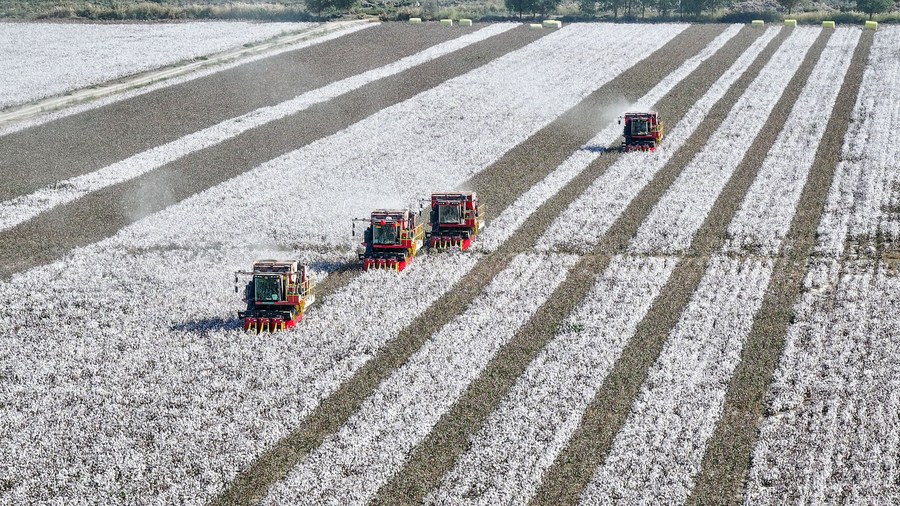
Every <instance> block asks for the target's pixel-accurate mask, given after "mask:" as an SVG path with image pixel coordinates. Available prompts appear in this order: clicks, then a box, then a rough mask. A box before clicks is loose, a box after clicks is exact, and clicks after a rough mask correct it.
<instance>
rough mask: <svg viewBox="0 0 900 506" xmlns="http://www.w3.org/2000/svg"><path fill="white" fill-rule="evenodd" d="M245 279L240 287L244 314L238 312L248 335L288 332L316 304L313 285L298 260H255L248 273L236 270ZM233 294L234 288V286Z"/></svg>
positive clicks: (237, 276)
mask: <svg viewBox="0 0 900 506" xmlns="http://www.w3.org/2000/svg"><path fill="white" fill-rule="evenodd" d="M240 276H249V277H250V280H249V281H248V282H247V284H246V286H244V302H246V303H247V310H246V311H239V312H238V318H241V319H243V320H244V330H246V331H248V332H275V331H277V330H285V329H289V328H291V327H293V326H295V325H296V324H297V322H299V321H300V320H302V319H303V315H304V314H305V313H306V308H307V307H309V306H310V305H312V304H313V303H314V302H315V301H316V296H315V283H314V282H313V281H312V279H310V277H309V271H308V269H307V267H306V266H305V265H302V264H300V261H299V260H283V261H279V260H259V261H257V262H256V263H254V264H253V270H252V271H238V272H237V273H236V274H235V278H234V281H235V283H238V282H239V280H240ZM234 289H235V291H237V290H238V287H237V286H235V287H234Z"/></svg>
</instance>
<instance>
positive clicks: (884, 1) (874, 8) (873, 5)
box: [856, 0, 894, 19]
mask: <svg viewBox="0 0 900 506" xmlns="http://www.w3.org/2000/svg"><path fill="white" fill-rule="evenodd" d="M892 7H894V0H856V8H857V9H859V10H861V11H863V12H865V13H866V14H868V15H869V19H872V16H873V15H874V14H880V13H882V12H887V11H889V10H891V8H892Z"/></svg>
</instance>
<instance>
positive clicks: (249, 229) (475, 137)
mask: <svg viewBox="0 0 900 506" xmlns="http://www.w3.org/2000/svg"><path fill="white" fill-rule="evenodd" d="M684 28H685V25H658V26H654V27H652V28H650V30H651V31H652V33H653V34H654V43H653V44H649V45H638V46H634V45H632V46H629V48H626V49H625V51H626V54H625V55H623V54H621V51H622V48H619V47H617V46H616V45H615V44H614V42H615V41H617V40H621V39H623V38H629V37H631V36H632V35H634V34H637V33H642V34H645V33H646V30H647V29H648V28H647V27H645V26H644V27H638V26H636V25H606V24H600V25H594V24H589V25H578V24H574V25H568V26H567V27H565V28H563V29H561V30H559V31H557V32H554V33H553V34H551V35H547V36H545V37H542V38H541V39H539V40H537V41H535V42H534V43H532V44H529V45H527V46H525V47H524V48H522V49H519V50H517V51H513V52H511V53H508V54H506V55H504V56H502V57H500V58H497V59H496V60H493V61H491V62H489V63H488V64H486V65H484V66H483V67H480V68H478V69H475V70H473V71H471V72H469V73H467V74H464V75H462V76H459V77H457V78H454V79H451V80H449V81H447V82H444V83H443V84H441V85H439V86H437V87H435V88H432V89H430V90H427V91H425V92H422V93H420V94H418V95H416V96H414V97H412V98H411V99H409V100H406V101H404V102H401V103H399V104H396V105H394V106H392V107H388V108H386V109H383V110H381V111H379V112H377V113H375V114H373V115H372V116H369V117H368V118H366V119H364V120H362V121H359V122H357V123H355V124H353V125H351V126H350V127H348V128H346V129H344V130H342V131H341V132H338V133H337V134H335V135H332V136H329V137H326V138H323V139H320V140H318V141H316V142H313V143H311V144H309V145H307V146H305V147H303V148H300V149H298V150H296V151H292V152H290V153H287V154H285V155H283V156H281V157H278V158H276V159H274V160H271V161H269V162H266V163H264V164H263V165H261V166H259V167H256V168H255V169H253V170H252V171H249V172H247V173H245V174H242V175H240V176H237V177H235V178H233V179H231V180H229V181H227V182H225V183H223V184H220V185H218V186H216V187H215V188H212V189H210V190H207V191H205V192H202V193H200V194H198V195H196V196H194V197H191V198H190V199H188V200H186V201H185V202H183V203H181V204H178V205H176V206H172V208H170V209H171V210H172V213H177V215H178V216H179V222H180V223H181V224H182V226H180V227H177V228H176V227H169V231H168V233H167V234H165V235H164V236H163V237H162V239H163V240H164V241H165V242H171V243H176V244H180V243H184V242H185V241H186V240H190V241H193V242H196V241H199V242H203V243H219V242H225V243H229V244H248V243H249V244H257V243H265V242H266V241H269V240H271V236H272V235H273V234H275V233H278V234H280V237H281V240H282V241H284V242H287V243H290V244H300V245H308V246H320V245H323V244H324V245H329V246H346V245H347V234H346V228H344V227H342V226H339V225H338V224H341V223H349V220H350V218H353V217H364V216H367V215H368V213H369V212H370V211H371V210H372V209H373V208H376V207H414V208H416V209H418V207H419V199H421V198H423V197H427V196H428V195H429V194H430V193H431V192H434V191H447V190H453V189H456V188H458V187H459V186H460V185H461V184H462V183H463V182H464V181H465V180H466V179H468V178H469V177H471V176H473V175H474V174H476V173H478V172H480V171H481V170H483V169H484V168H485V167H487V166H489V165H490V164H491V163H493V162H494V161H496V160H497V159H498V158H500V157H501V156H502V155H503V154H504V153H505V152H507V151H508V150H509V149H511V148H513V147H514V146H516V145H517V144H519V143H521V142H523V141H525V140H526V139H527V138H528V137H529V136H530V135H531V134H533V133H534V132H536V131H537V130H539V129H540V128H542V127H543V126H545V125H546V124H548V123H549V122H551V121H552V120H554V119H556V118H557V117H558V116H559V115H561V114H563V113H564V112H565V111H566V110H568V109H569V108H571V107H572V106H574V105H575V104H577V103H578V102H579V101H580V100H582V99H583V98H584V97H585V96H587V95H588V94H589V93H591V92H592V91H594V90H595V89H597V88H598V87H600V86H602V85H603V84H604V83H605V82H607V81H609V80H611V79H613V78H614V77H615V76H616V75H617V74H619V73H620V72H622V71H623V70H625V69H626V68H628V67H630V66H631V65H632V64H634V63H635V62H637V61H639V60H640V59H641V58H642V57H643V56H645V55H647V54H649V53H650V52H652V51H653V50H654V49H656V48H657V47H659V46H661V45H662V44H664V43H665V42H666V41H667V40H669V39H671V38H672V37H674V36H675V35H677V34H678V33H680V32H681V31H682V30H683V29H684ZM536 103H539V104H541V105H540V107H535V105H534V104H536ZM472 104H478V107H473V106H472ZM276 180H277V181H287V182H289V184H291V185H292V191H290V192H285V193H281V194H279V198H277V199H273V198H272V195H271V188H270V186H271V185H270V182H271V181H276ZM335 203H340V205H335ZM213 206H214V207H215V208H217V209H219V212H217V213H215V215H212V214H210V213H203V212H198V211H197V209H198V208H207V207H213ZM163 214H165V213H160V216H162V215H163ZM145 223H146V226H148V227H154V226H159V224H158V222H156V221H155V220H153V219H150V220H145Z"/></svg>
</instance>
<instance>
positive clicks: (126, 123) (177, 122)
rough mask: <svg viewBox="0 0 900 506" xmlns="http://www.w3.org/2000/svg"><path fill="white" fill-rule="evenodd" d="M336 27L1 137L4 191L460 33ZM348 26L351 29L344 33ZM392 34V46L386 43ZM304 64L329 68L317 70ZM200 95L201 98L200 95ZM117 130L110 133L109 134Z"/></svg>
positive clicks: (102, 162)
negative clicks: (261, 54)
mask: <svg viewBox="0 0 900 506" xmlns="http://www.w3.org/2000/svg"><path fill="white" fill-rule="evenodd" d="M359 26H361V27H362V28H357V29H352V30H348V31H338V32H333V33H332V34H329V35H325V36H323V37H317V38H314V39H311V40H308V41H306V42H303V43H301V44H299V45H298V46H299V47H294V48H291V50H289V51H284V52H280V53H278V54H276V55H270V56H267V57H266V58H259V59H254V58H251V59H249V60H241V62H240V63H241V64H240V65H238V64H233V65H224V66H222V67H219V66H216V67H214V68H213V69H210V70H209V71H205V72H204V71H201V72H199V73H198V74H199V75H198V76H197V78H196V79H190V77H191V76H194V75H195V74H190V75H189V76H185V79H183V80H182V79H176V80H175V81H173V82H169V81H166V82H165V83H163V84H168V85H154V86H151V88H154V87H155V88H156V89H154V90H152V91H149V92H147V93H138V94H136V95H134V96H130V97H128V96H127V95H128V94H126V98H123V100H121V101H115V100H114V101H113V102H112V103H109V104H107V105H105V106H103V107H99V108H91V109H89V110H85V111H83V112H81V113H78V114H74V115H71V116H66V117H63V118H60V119H57V120H55V121H50V122H46V123H43V124H39V125H38V126H36V127H34V128H28V129H26V130H22V131H18V132H15V133H11V134H9V135H2V136H0V152H2V153H3V154H4V156H3V157H0V174H3V176H4V177H3V180H2V184H0V199H3V200H8V199H10V198H13V197H17V196H21V195H27V194H29V193H31V192H33V191H35V190H38V189H39V188H42V187H44V186H47V185H49V184H51V183H54V182H56V181H62V180H65V179H69V178H71V177H74V176H78V175H81V174H86V173H89V172H92V171H94V170H98V169H101V168H103V167H105V166H108V165H111V164H113V163H116V162H119V161H121V160H124V159H126V158H128V157H130V156H133V155H135V154H137V153H140V152H142V151H146V150H148V149H152V148H155V147H157V146H160V145H163V144H165V143H167V142H171V141H173V140H175V139H178V138H180V137H183V136H185V135H189V134H191V133H194V132H196V131H198V130H202V129H204V128H206V127H209V126H210V125H214V124H216V123H219V122H222V121H225V120H228V119H230V118H234V117H236V116H240V115H242V114H246V113H248V112H251V111H253V110H256V109H258V108H260V107H266V106H271V105H274V104H278V103H281V102H283V101H285V100H290V99H292V98H294V97H296V96H297V95H300V94H302V93H305V92H307V91H310V90H314V89H316V88H320V87H322V86H325V85H327V84H329V83H331V82H334V81H337V80H340V79H344V78H347V77H351V76H354V75H357V74H361V73H363V72H366V71H368V70H371V69H374V68H377V67H380V66H383V65H387V64H390V63H392V62H394V61H396V60H398V59H400V58H403V57H405V56H409V55H411V54H415V53H417V52H420V51H422V50H423V48H427V47H431V46H433V45H435V44H439V43H441V42H444V41H447V40H449V39H452V38H455V37H459V36H460V35H462V34H463V33H464V32H468V31H472V29H469V28H466V29H462V30H461V31H459V32H455V33H450V32H448V31H438V30H420V29H417V27H409V26H405V25H399V24H380V25H375V26H371V27H368V28H365V27H366V26H369V25H368V24H366V25H359ZM348 32H351V33H348ZM385 39H388V40H390V41H391V44H390V45H389V46H387V45H385V44H384V43H383V42H384V40H385ZM308 69H327V71H321V70H317V71H315V72H312V71H309V70H308ZM198 97H202V98H198ZM111 139H115V142H111Z"/></svg>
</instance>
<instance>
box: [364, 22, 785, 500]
mask: <svg viewBox="0 0 900 506" xmlns="http://www.w3.org/2000/svg"><path fill="white" fill-rule="evenodd" d="M758 35H759V33H758V32H752V31H750V30H745V31H742V32H741V34H740V36H739V37H737V38H736V40H734V41H733V43H732V42H729V43H728V44H727V45H726V48H723V51H722V52H721V54H720V53H716V55H715V57H714V58H711V59H709V61H707V62H704V64H703V65H702V66H701V67H698V71H697V72H695V73H692V74H690V75H689V76H688V77H687V78H685V80H684V81H683V82H681V83H679V84H678V85H677V86H676V87H675V88H673V89H672V91H671V92H669V93H668V94H667V95H666V97H667V98H666V99H665V100H663V103H664V104H666V105H665V106H664V107H665V109H666V110H669V111H671V117H673V118H678V117H681V116H682V115H683V114H685V112H687V109H689V104H691V103H693V102H695V101H696V100H697V99H699V98H700V97H701V96H702V94H703V91H702V90H705V89H707V88H709V87H710V86H711V85H712V84H713V83H714V82H715V81H716V79H717V78H718V77H720V76H721V75H722V74H723V73H724V72H725V71H726V70H727V69H728V67H729V66H730V65H731V63H733V62H734V61H735V60H736V59H738V58H739V57H740V56H741V54H742V52H743V51H744V50H745V49H746V48H747V47H748V46H749V45H750V44H751V43H752V42H753V41H754V40H755V39H756V38H757V36H758ZM713 36H715V35H712V36H710V38H709V39H708V40H709V42H711V41H712V37H713ZM779 42H780V41H779ZM706 43H708V42H705V43H704V44H697V45H694V48H693V49H692V50H691V51H690V52H684V51H681V55H683V56H682V58H684V59H689V57H690V56H692V55H695V54H697V53H700V52H702V50H703V47H704V46H705V45H706ZM681 47H682V48H686V47H689V46H688V45H687V44H684V45H682V46H681ZM775 47H777V44H775V45H774V46H773V48H771V51H774V48H775ZM767 54H768V52H767ZM765 59H768V56H766V58H765ZM682 61H684V60H682ZM656 65H658V64H656ZM643 67H644V68H646V65H645V66H643ZM755 67H756V65H752V66H751V68H755ZM760 67H761V65H760ZM672 72H675V73H676V75H677V73H678V69H676V68H675V67H674V66H673V67H672ZM755 73H756V71H754V72H753V75H755ZM652 84H653V83H648V85H647V88H646V89H647V91H650V89H651V86H650V85H652ZM744 86H746V84H744V85H742V86H741V89H743V87H744ZM632 96H633V95H632ZM637 98H640V97H634V98H631V97H629V99H632V100H634V99H637ZM672 102H676V104H675V105H673V106H671V107H670V106H669V104H671V103H672ZM677 102H685V104H677ZM577 146H578V145H577V144H576V145H574V147H576V148H577ZM617 158H618V157H617V156H611V157H609V158H607V161H606V163H594V164H592V165H591V166H590V167H589V168H588V170H587V171H585V172H584V173H582V174H580V175H578V176H576V178H575V179H573V180H572V181H571V182H570V183H569V184H566V185H565V186H564V187H563V189H562V190H561V191H560V192H559V194H557V195H555V196H554V197H553V198H551V199H550V200H548V201H547V202H545V203H544V204H543V205H541V207H540V209H538V211H537V212H536V213H534V215H533V217H532V218H531V220H530V221H529V222H528V223H529V227H527V228H526V229H523V231H522V232H523V233H516V234H514V236H513V237H512V238H511V239H510V241H509V243H512V244H509V243H508V244H506V245H504V246H503V247H502V248H501V250H500V251H501V252H506V251H509V249H510V248H512V250H515V249H516V248H520V247H521V248H525V247H531V245H533V244H534V242H535V238H536V237H537V236H538V235H539V234H540V233H541V232H543V231H545V230H546V229H547V227H548V226H550V225H551V223H552V222H553V219H554V218H555V216H557V215H558V214H559V213H560V212H562V211H563V210H564V209H565V208H566V206H567V205H568V204H569V203H570V202H572V201H573V200H574V199H575V198H576V197H577V196H578V194H579V193H580V192H582V191H583V189H584V188H585V187H587V186H588V185H589V184H590V182H591V181H592V180H593V179H595V178H596V177H597V176H598V174H602V173H603V171H604V170H605V169H607V168H608V167H609V165H610V163H611V162H613V161H615V160H616V159H617ZM564 161H565V157H561V158H559V162H558V163H560V164H562V163H564ZM672 177H673V178H674V176H672ZM663 190H664V186H663V187H662V188H660V189H659V190H658V193H652V192H651V193H650V194H648V195H650V196H647V197H645V198H646V199H647V200H648V201H649V202H651V203H652V202H653V201H655V200H656V199H657V198H658V196H653V195H658V194H661V193H662V191H663ZM654 191H656V190H654ZM651 205H652V204H651ZM645 207H646V206H644V205H642V204H641V205H638V206H636V207H633V206H629V210H628V211H627V212H626V213H624V214H623V216H622V218H621V219H620V220H619V222H617V224H616V226H615V227H614V229H615V230H616V232H615V234H614V235H616V236H617V237H618V236H619V235H625V236H627V237H630V236H631V235H632V234H633V231H631V232H624V230H631V229H632V228H633V229H636V228H637V226H638V225H639V223H640V221H641V218H640V216H645V215H646V213H647V212H649V207H646V209H645ZM632 223H633V224H634V225H633V227H632ZM612 241H613V242H615V243H616V244H618V243H619V242H621V241H619V242H617V241H618V240H617V239H613V240H612ZM624 245H625V243H624V242H622V246H621V249H624ZM617 249H619V248H618V247H612V246H610V250H617ZM502 254H506V253H502ZM494 257H496V255H494ZM492 258H493V257H492ZM608 262H609V257H606V256H589V257H583V258H582V259H581V260H580V261H579V263H578V264H576V266H575V267H574V268H573V269H572V270H571V272H570V275H569V277H568V278H567V279H566V281H565V282H564V284H563V285H561V286H560V287H559V288H558V289H557V291H556V292H555V293H554V295H553V297H552V298H551V299H550V300H549V301H548V302H547V303H546V304H545V305H544V306H542V307H541V309H540V310H539V311H538V312H537V313H536V314H535V316H534V317H532V319H531V321H530V322H528V324H527V325H526V326H525V327H523V328H522V330H521V331H520V332H519V333H518V335H517V336H516V337H515V338H514V339H513V340H512V341H511V342H510V343H509V344H508V345H507V346H506V347H504V349H502V350H501V351H500V353H499V354H498V355H497V356H496V357H495V359H494V360H493V361H492V362H491V364H489V366H488V368H487V369H486V370H485V371H484V373H482V375H481V376H480V377H479V378H478V379H477V380H476V381H475V382H473V384H472V386H471V387H470V388H469V390H468V391H467V392H466V394H465V396H464V397H462V398H461V399H460V401H459V402H458V403H457V405H456V406H454V408H453V410H452V411H451V412H450V413H448V415H447V416H445V417H444V418H442V420H441V421H440V422H439V424H438V425H437V426H436V427H435V429H434V430H433V431H432V433H431V434H429V436H428V438H427V439H426V440H425V441H423V443H422V445H420V446H419V447H418V448H416V450H415V451H414V452H413V456H412V458H411V460H410V462H409V464H408V465H407V466H406V467H405V468H404V470H403V471H402V472H401V473H400V474H398V475H397V477H396V478H395V479H393V480H391V482H389V483H388V484H387V485H386V486H385V487H384V488H383V489H382V491H381V492H380V493H379V496H378V501H377V502H378V503H379V504H398V503H402V504H414V503H419V502H421V501H422V500H423V499H424V497H425V496H426V495H427V493H428V492H429V491H430V490H432V489H434V488H436V487H438V486H439V485H440V481H441V479H442V478H443V475H444V474H445V473H447V472H450V471H451V470H452V468H453V465H454V463H455V462H454V461H455V460H456V459H457V458H458V457H459V456H461V455H463V454H464V453H465V451H466V450H467V448H468V446H469V445H468V442H469V439H470V438H471V437H473V436H474V435H475V434H476V433H477V431H478V429H479V428H480V427H483V426H484V424H486V423H487V420H488V418H489V416H490V415H491V412H492V411H493V410H494V409H496V407H497V406H499V405H500V403H501V402H502V401H503V399H504V396H505V395H506V394H507V393H508V392H509V391H510V390H511V389H512V388H513V387H514V385H515V384H516V381H517V380H518V378H519V377H520V376H521V375H522V374H523V373H524V371H525V370H526V369H527V368H528V365H529V363H530V362H531V361H532V360H533V359H534V358H535V357H537V356H538V355H539V353H540V351H541V349H542V348H543V347H544V346H545V345H546V344H547V343H548V342H550V341H551V340H552V338H553V337H554V336H555V334H556V331H557V329H558V328H559V326H560V325H561V324H562V321H563V319H564V317H565V316H566V315H568V314H570V313H571V312H572V311H573V310H574V309H575V308H576V307H577V305H578V303H579V302H580V301H581V300H582V299H583V298H584V297H585V296H587V294H588V292H589V291H590V288H591V287H592V286H593V284H594V283H595V281H596V279H595V276H597V275H599V274H600V273H601V272H602V271H603V270H604V268H605V267H606V266H607V265H608ZM592 471H593V469H589V471H588V472H592ZM589 479H590V474H588V475H586V476H584V480H585V482H586V481H588V480H589Z"/></svg>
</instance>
